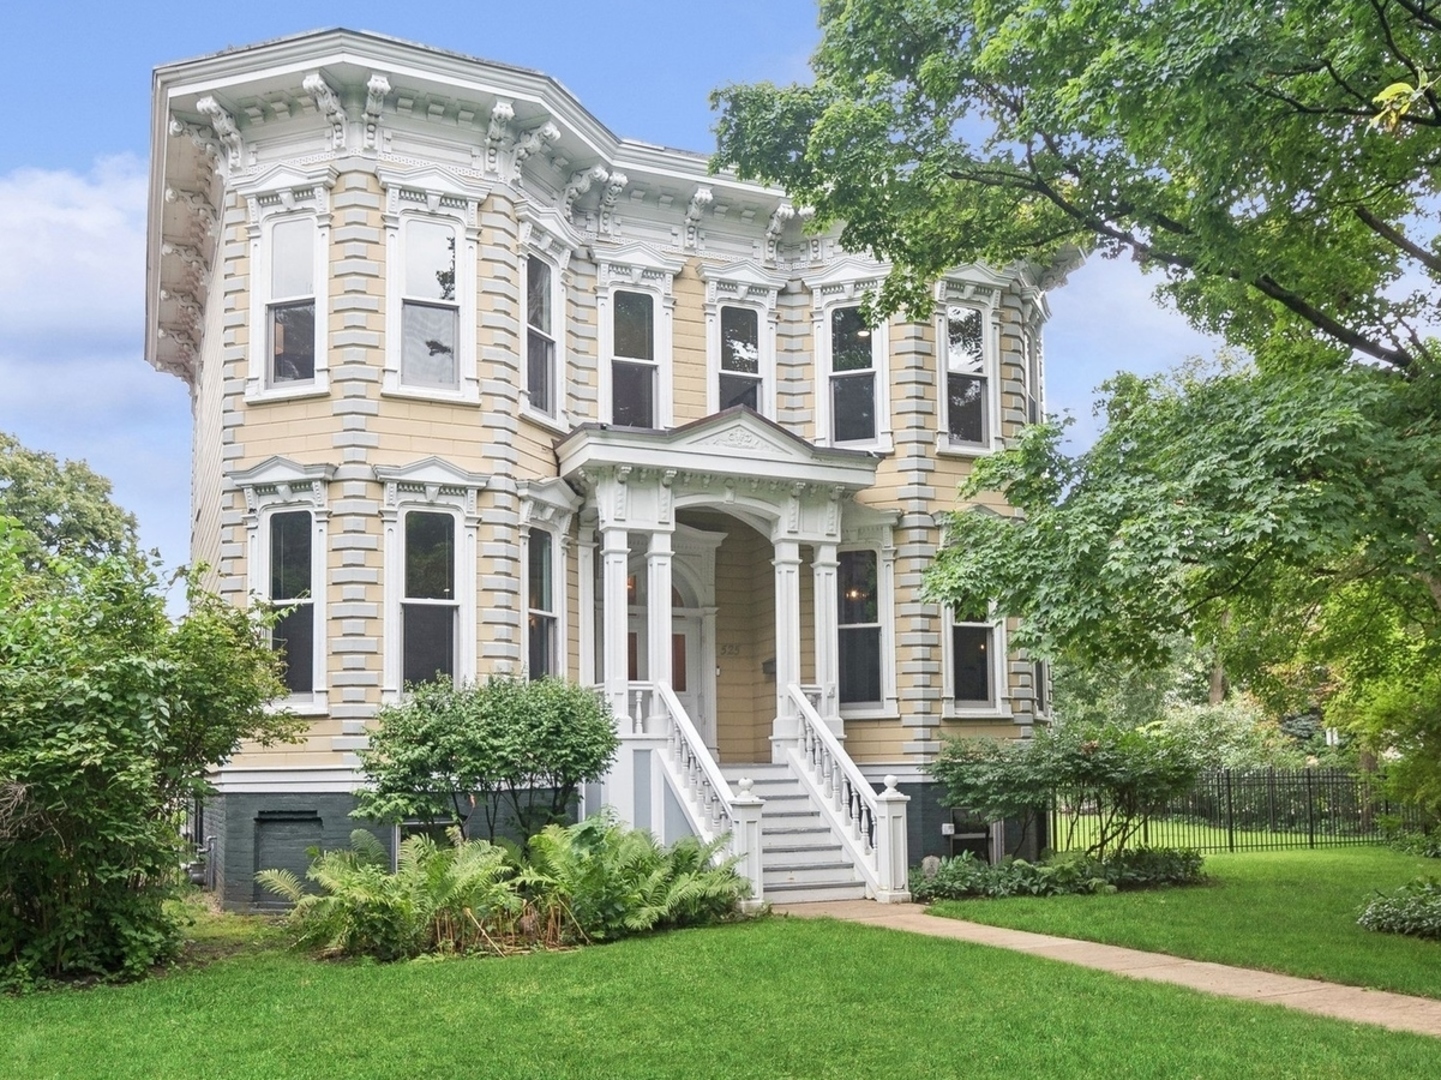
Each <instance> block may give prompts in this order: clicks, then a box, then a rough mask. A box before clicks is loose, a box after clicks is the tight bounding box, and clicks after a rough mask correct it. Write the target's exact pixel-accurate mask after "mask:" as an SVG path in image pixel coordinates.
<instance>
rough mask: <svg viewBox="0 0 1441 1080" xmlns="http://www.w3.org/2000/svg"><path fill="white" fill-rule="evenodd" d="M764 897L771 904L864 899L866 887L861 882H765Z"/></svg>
mask: <svg viewBox="0 0 1441 1080" xmlns="http://www.w3.org/2000/svg"><path fill="white" fill-rule="evenodd" d="M765 898H766V900H767V901H768V902H770V903H772V904H809V903H815V902H818V901H826V900H864V899H865V898H866V887H865V885H864V884H863V883H862V882H859V881H856V882H837V883H835V884H831V885H771V884H770V883H768V882H767V883H766V886H765Z"/></svg>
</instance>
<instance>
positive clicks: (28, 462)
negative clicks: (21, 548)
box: [0, 431, 136, 566]
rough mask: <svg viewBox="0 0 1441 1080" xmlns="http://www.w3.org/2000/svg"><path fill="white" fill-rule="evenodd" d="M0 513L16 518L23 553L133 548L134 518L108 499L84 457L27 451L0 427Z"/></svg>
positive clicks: (33, 561) (31, 559) (35, 561)
mask: <svg viewBox="0 0 1441 1080" xmlns="http://www.w3.org/2000/svg"><path fill="white" fill-rule="evenodd" d="M0 517H10V518H14V519H16V520H17V521H18V522H19V523H20V524H21V525H22V526H23V527H24V529H25V531H26V533H27V534H28V537H27V536H18V535H17V539H19V540H21V541H22V542H23V543H24V544H25V545H26V550H25V558H26V561H27V562H28V563H29V564H30V565H31V566H38V565H40V563H41V561H42V559H41V556H42V555H43V554H44V553H46V552H48V553H50V554H52V555H53V554H55V553H57V552H59V551H60V550H61V549H62V548H64V549H66V550H68V551H71V552H73V553H74V554H78V555H82V556H87V557H97V556H100V555H116V554H119V553H121V552H123V551H128V550H132V549H133V548H134V547H135V527H136V526H135V517H134V515H133V514H130V513H127V512H126V511H124V510H122V509H121V508H120V507H118V506H116V505H115V504H114V503H113V502H111V500H110V481H109V480H106V479H105V478H104V477H103V476H100V475H98V474H96V473H94V472H92V471H91V470H90V467H89V466H88V465H86V464H85V463H84V462H83V461H66V462H63V463H62V462H61V461H59V460H58V459H57V458H56V457H55V455H54V454H47V453H44V452H43V451H38V450H27V449H25V447H23V446H21V445H20V442H19V440H18V439H16V438H15V437H14V436H13V435H7V434H6V433H5V432H3V431H0Z"/></svg>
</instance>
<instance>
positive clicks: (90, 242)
mask: <svg viewBox="0 0 1441 1080" xmlns="http://www.w3.org/2000/svg"><path fill="white" fill-rule="evenodd" d="M145 192H146V175H145V166H144V164H143V163H142V162H141V161H139V160H138V159H137V158H135V157H133V156H130V155H125V156H122V157H114V158H106V159H102V160H100V161H97V162H96V164H95V166H94V168H92V169H91V171H90V172H89V173H87V174H83V175H82V174H78V173H74V172H68V171H56V170H46V169H16V170H15V171H13V172H10V173H7V174H5V175H3V176H0V252H3V253H4V255H5V257H4V258H3V259H0V343H3V344H8V345H12V346H13V345H15V344H20V343H24V344H25V345H26V346H27V350H26V351H27V352H30V351H32V350H34V349H41V350H44V351H46V352H48V353H51V354H53V353H54V352H57V351H59V352H72V351H76V350H88V349H90V348H93V347H94V346H95V345H96V344H98V343H113V342H116V341H120V340H125V341H126V342H127V343H130V344H132V345H133V346H135V347H138V345H139V341H140V331H141V320H142V312H143V301H142V298H143V295H144V284H145Z"/></svg>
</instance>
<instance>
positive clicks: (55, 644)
mask: <svg viewBox="0 0 1441 1080" xmlns="http://www.w3.org/2000/svg"><path fill="white" fill-rule="evenodd" d="M35 543H36V542H35V538H34V537H33V536H31V535H29V534H26V533H25V532H24V531H23V530H21V529H19V527H18V525H16V523H15V522H14V521H13V520H11V519H0V984H4V983H9V984H12V985H24V984H26V983H29V982H32V981H34V980H37V979H43V978H47V977H52V976H64V975H74V974H97V973H98V974H111V973H119V974H126V975H132V976H133V975H138V974H141V973H143V972H144V970H145V969H146V968H147V967H149V966H150V965H151V964H153V963H155V962H156V961H157V960H160V959H163V958H164V957H166V956H168V955H169V954H170V953H171V951H172V950H173V948H174V946H175V945H176V943H177V942H178V927H177V926H176V925H174V923H173V921H172V920H171V919H170V918H169V917H168V916H167V915H166V914H165V911H164V907H163V903H164V900H165V899H166V898H167V897H168V896H169V895H170V894H171V890H172V889H173V887H174V885H175V882H176V880H177V875H178V868H179V854H180V853H179V847H178V836H177V829H176V813H177V811H178V810H179V809H180V807H181V806H182V805H183V800H185V799H186V798H189V797H193V796H195V795H198V794H201V793H203V792H204V791H205V790H206V781H205V772H206V769H207V768H208V767H210V766H213V765H215V764H218V763H220V762H222V761H224V760H225V759H226V758H227V757H228V756H229V755H230V754H232V753H234V751H235V750H236V749H237V748H238V746H239V745H240V743H241V741H242V740H243V739H258V740H260V741H262V742H271V741H274V740H277V739H285V738H288V737H290V736H291V735H293V733H294V732H295V731H296V726H297V723H298V721H296V720H295V719H294V718H293V717H290V716H288V715H287V714H284V713H275V712H271V711H269V710H268V709H267V708H266V707H265V706H266V703H267V702H268V701H269V700H270V699H272V698H275V697H279V696H283V694H284V688H283V686H282V685H281V684H280V682H279V680H278V678H277V674H276V659H275V655H274V653H272V651H271V649H270V646H269V642H268V631H267V628H266V625H265V622H264V618H263V617H260V616H254V615H251V614H248V613H246V612H244V611H241V610H239V609H237V608H234V607H232V606H230V605H228V604H226V603H224V602H223V601H221V600H219V599H217V598H214V597H209V596H207V595H205V594H203V593H202V592H201V591H200V590H199V589H198V587H197V586H196V585H195V583H194V581H193V580H192V581H191V583H190V585H191V588H190V612H189V614H187V615H186V616H185V617H184V618H182V619H181V620H180V621H179V623H172V622H171V621H170V619H169V618H167V616H166V612H165V595H164V592H163V591H162V589H161V583H160V582H159V580H158V579H157V577H156V575H155V573H154V571H153V570H152V569H151V568H149V567H147V566H146V565H145V564H144V563H143V562H142V561H141V560H138V559H136V558H133V557H130V556H128V555H110V556H106V557H103V558H100V559H95V560H88V561H87V560H82V559H80V558H78V557H75V556H71V555H65V554H61V555H42V556H40V559H41V564H40V565H39V566H38V567H32V566H31V565H29V560H31V559H32V558H34V557H35V556H34V552H35V550H36V549H35Z"/></svg>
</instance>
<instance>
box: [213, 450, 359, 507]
mask: <svg viewBox="0 0 1441 1080" xmlns="http://www.w3.org/2000/svg"><path fill="white" fill-rule="evenodd" d="M334 476H335V466H334V465H301V464H299V463H297V462H294V461H291V460H290V459H289V458H284V457H279V456H275V457H270V458H266V459H265V460H264V461H262V462H261V463H260V464H259V465H255V466H253V467H251V468H249V469H243V470H240V471H238V472H232V473H231V474H230V479H231V480H232V481H233V482H234V483H235V484H236V485H237V486H238V487H239V488H240V489H241V490H242V491H244V492H245V505H246V509H247V510H248V511H249V512H250V513H252V514H254V513H256V512H257V511H259V510H261V509H262V508H265V507H268V506H276V505H291V504H294V505H304V506H308V507H312V508H314V509H316V510H324V509H325V508H326V500H327V491H328V488H329V485H330V481H331V479H332V478H333V477H334Z"/></svg>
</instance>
